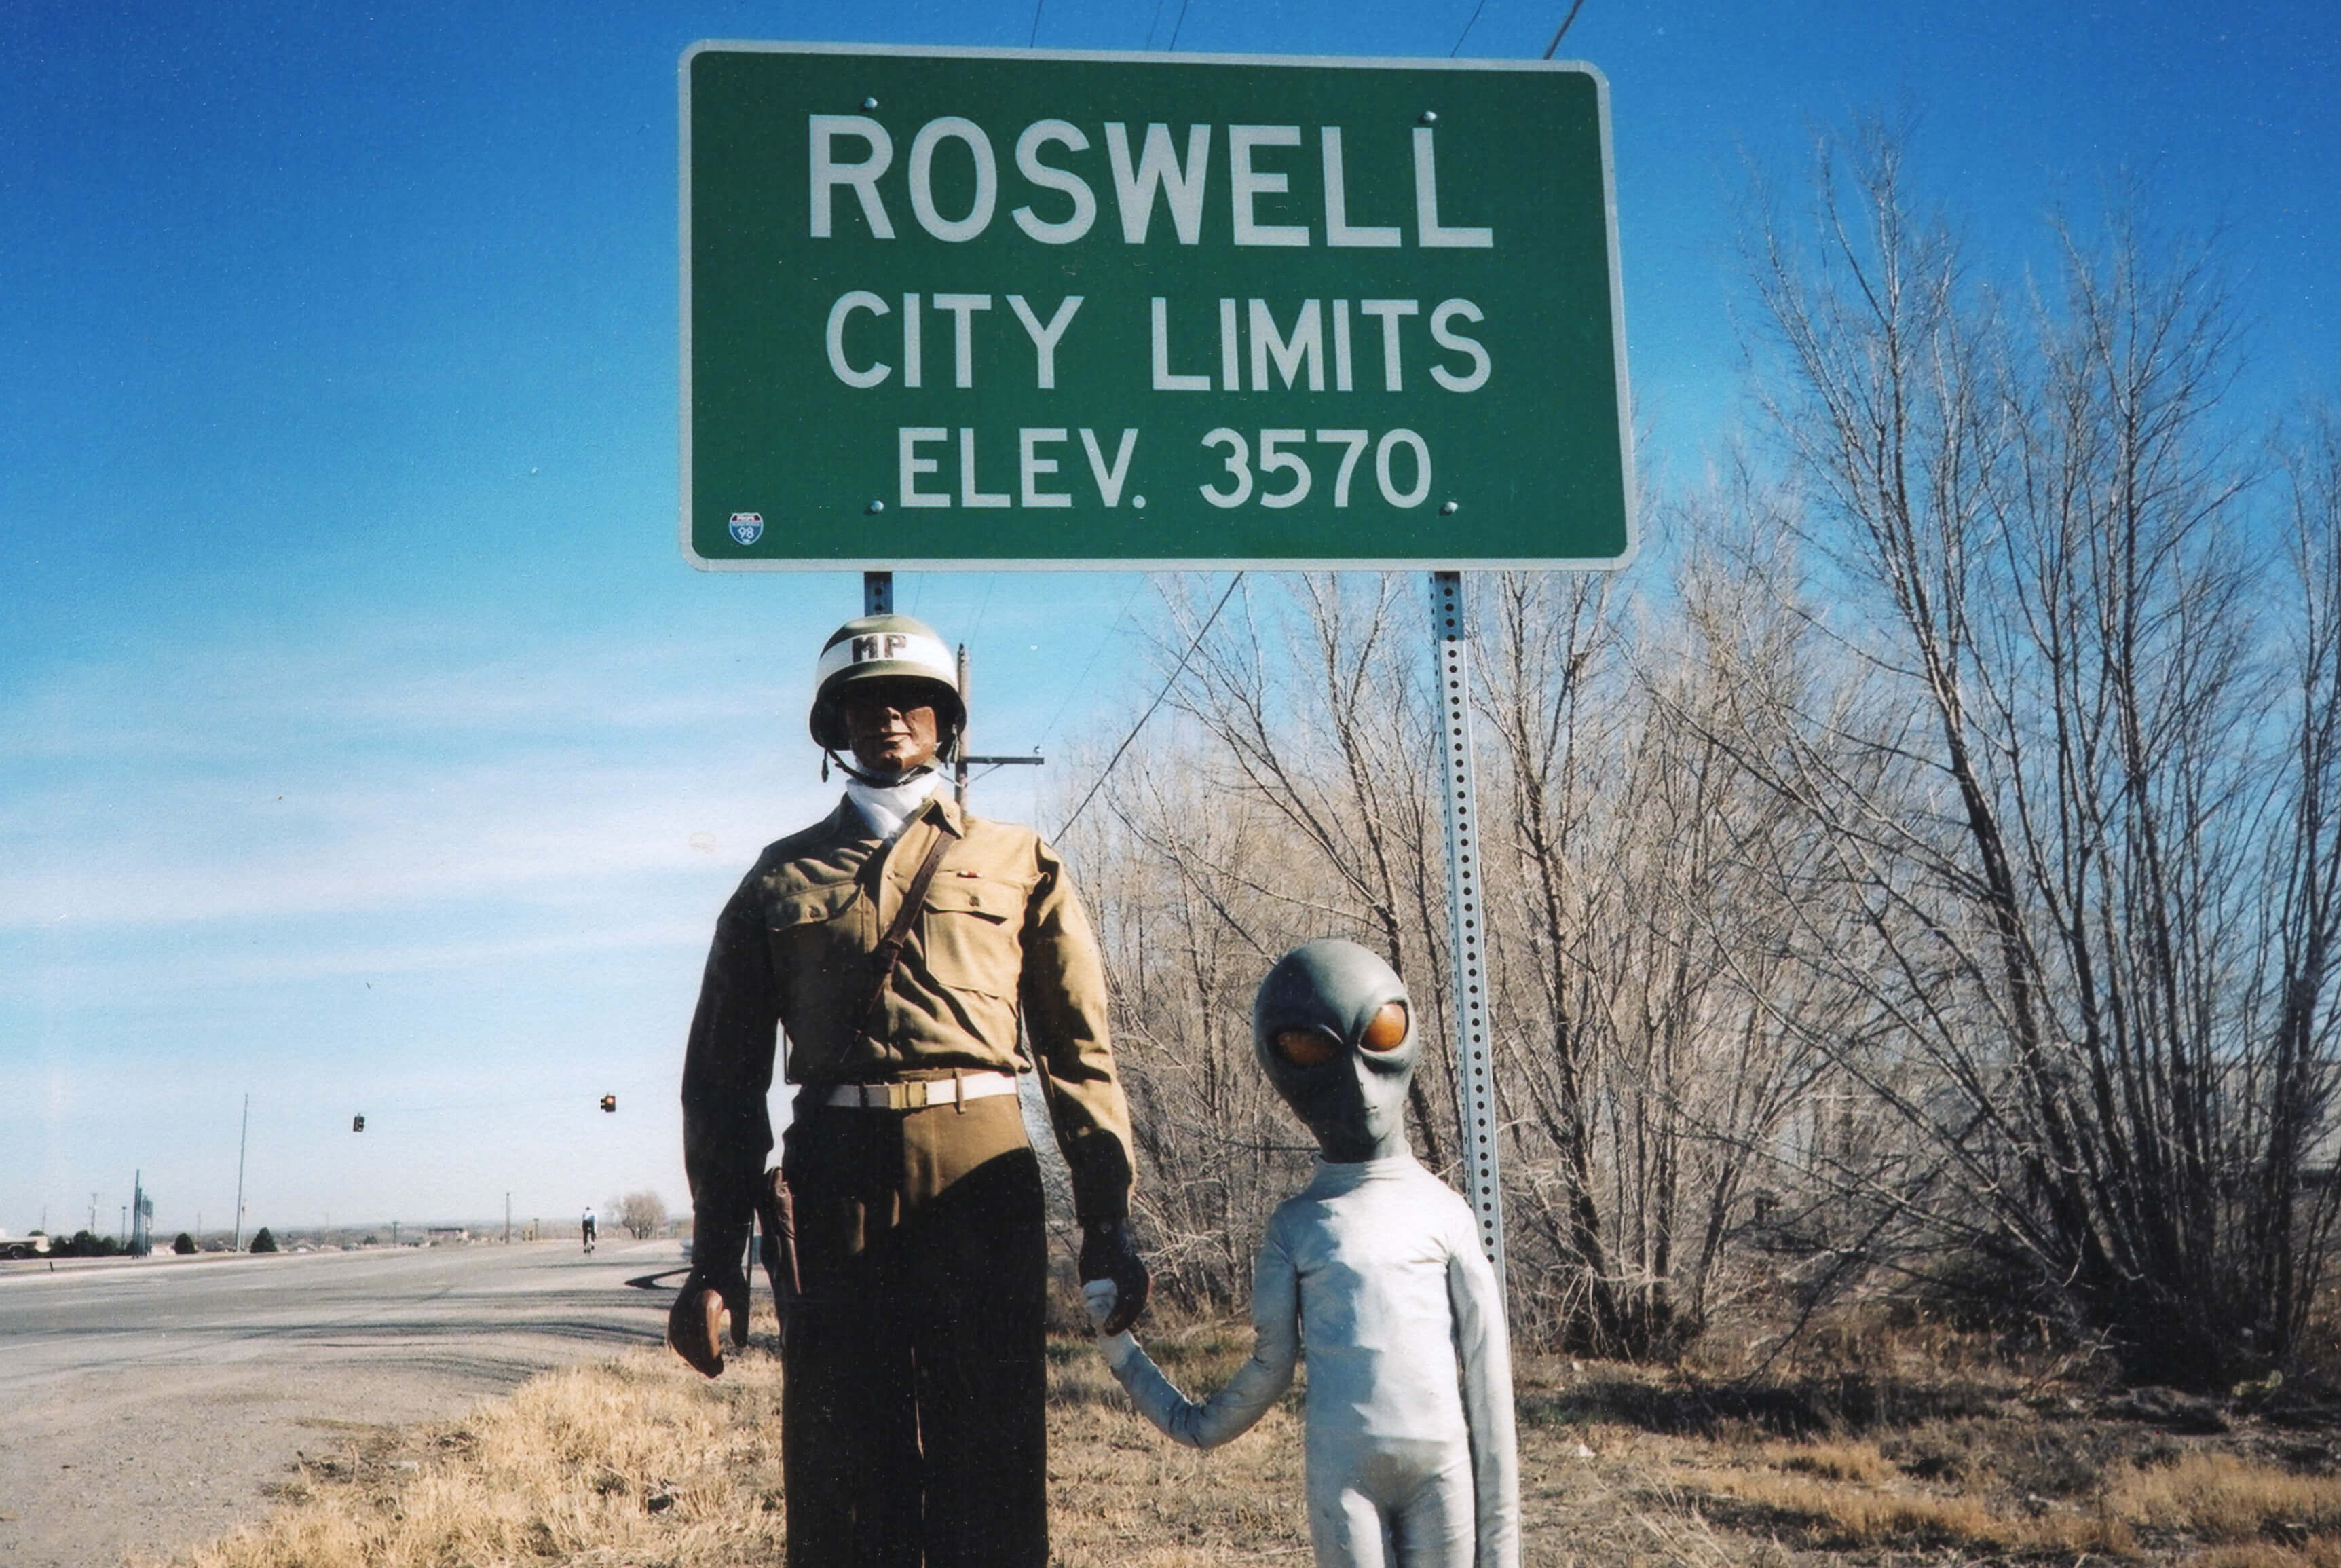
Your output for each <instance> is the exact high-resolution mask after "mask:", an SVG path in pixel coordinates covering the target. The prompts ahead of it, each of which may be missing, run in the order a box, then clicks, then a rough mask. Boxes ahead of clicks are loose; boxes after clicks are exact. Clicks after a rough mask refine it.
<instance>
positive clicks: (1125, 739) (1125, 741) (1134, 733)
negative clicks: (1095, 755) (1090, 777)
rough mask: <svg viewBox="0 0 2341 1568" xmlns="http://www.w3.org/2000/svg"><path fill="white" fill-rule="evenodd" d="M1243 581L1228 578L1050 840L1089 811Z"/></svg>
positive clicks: (1240, 577) (1059, 836) (1066, 831)
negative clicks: (1192, 635) (1182, 650)
mask: <svg viewBox="0 0 2341 1568" xmlns="http://www.w3.org/2000/svg"><path fill="white" fill-rule="evenodd" d="M1243 580H1244V574H1242V573H1241V572H1239V573H1237V574H1235V575H1234V576H1232V577H1230V578H1229V579H1228V591H1227V592H1226V593H1224V594H1220V602H1219V603H1218V604H1214V605H1212V606H1211V613H1210V614H1209V615H1207V616H1205V617H1204V619H1203V624H1202V625H1201V626H1200V628H1198V629H1197V631H1196V633H1195V640H1194V641H1193V642H1191V643H1190V644H1187V651H1186V652H1185V653H1183V654H1180V655H1179V667H1178V668H1177V669H1175V670H1173V671H1171V672H1170V679H1169V680H1167V681H1164V682H1163V683H1162V689H1161V691H1159V692H1157V693H1155V694H1154V701H1153V702H1151V703H1150V704H1147V708H1146V711H1145V712H1144V713H1142V714H1139V715H1138V722H1137V723H1136V724H1132V725H1131V726H1130V733H1129V734H1126V735H1124V736H1122V737H1121V744H1120V745H1118V746H1116V747H1114V748H1113V755H1112V756H1111V757H1109V758H1107V759H1106V764H1105V771H1104V772H1103V773H1101V774H1098V776H1097V782H1096V783H1095V784H1091V785H1090V793H1089V794H1085V795H1083V796H1081V804H1079V805H1077V806H1075V807H1074V808H1073V814H1072V815H1071V816H1069V817H1067V818H1066V819H1065V821H1064V824H1063V825H1062V826H1061V827H1060V828H1058V829H1057V831H1056V832H1055V833H1054V834H1051V837H1053V838H1056V839H1060V840H1061V839H1062V838H1063V837H1064V836H1065V835H1066V834H1069V833H1071V832H1072V831H1073V824H1075V823H1077V822H1079V821H1081V813H1083V812H1085V811H1087V810H1089V809H1090V802H1091V801H1093V800H1095V799H1097V793H1098V791H1100V790H1101V789H1103V788H1105V781H1106V780H1107V779H1108V778H1109V777H1111V775H1112V774H1113V769H1114V764H1117V763H1119V762H1121V754H1122V753H1124V752H1126V751H1128V750H1129V749H1130V743H1131V742H1132V741H1134V740H1136V739H1137V738H1138V732H1139V731H1141V730H1142V729H1144V728H1145V727H1146V721H1147V720H1149V719H1151V718H1152V717H1153V716H1154V710H1155V709H1156V708H1159V707H1161V705H1162V699H1163V698H1165V697H1167V696H1169V695H1170V688H1171V687H1172V686H1174V685H1176V684H1178V683H1179V677H1180V676H1181V675H1183V674H1186V673H1187V661H1188V660H1190V659H1191V658H1193V657H1194V656H1195V650H1196V649H1198V648H1200V647H1201V646H1202V645H1203V635H1204V634H1205V633H1207V632H1209V631H1210V629H1211V626H1212V624H1213V623H1214V622H1216V621H1218V620H1219V618H1220V611H1222V610H1224V609H1226V608H1227V607H1228V601H1229V600H1230V599H1232V598H1234V597H1235V594H1236V584H1239V583H1240V582H1242V581H1243Z"/></svg>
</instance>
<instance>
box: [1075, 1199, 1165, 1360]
mask: <svg viewBox="0 0 2341 1568" xmlns="http://www.w3.org/2000/svg"><path fill="white" fill-rule="evenodd" d="M1080 1273H1081V1283H1082V1284H1083V1285H1084V1286H1086V1285H1088V1284H1089V1283H1090V1282H1091V1281H1092V1280H1111V1281H1112V1282H1113V1283H1114V1285H1115V1287H1116V1297H1115V1306H1114V1309H1113V1311H1112V1313H1111V1315H1110V1316H1108V1317H1107V1318H1106V1319H1104V1321H1103V1322H1101V1323H1100V1324H1099V1328H1100V1329H1101V1332H1103V1333H1109V1334H1115V1333H1121V1332H1122V1331H1124V1330H1125V1329H1127V1328H1129V1327H1130V1325H1131V1324H1132V1323H1136V1322H1137V1321H1138V1314H1139V1313H1142V1312H1144V1311H1145V1310H1146V1297H1147V1294H1148V1293H1149V1292H1150V1291H1151V1290H1152V1289H1153V1284H1154V1281H1153V1276H1152V1275H1151V1274H1150V1273H1147V1270H1146V1260H1145V1259H1144V1258H1141V1257H1140V1256H1139V1255H1138V1248H1137V1246H1136V1245H1135V1244H1134V1243H1132V1242H1131V1239H1130V1222H1129V1221H1127V1220H1092V1221H1091V1222H1090V1223H1088V1224H1086V1225H1083V1226H1082V1227H1081V1265H1080Z"/></svg>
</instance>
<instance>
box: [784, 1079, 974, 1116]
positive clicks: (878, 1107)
mask: <svg viewBox="0 0 2341 1568" xmlns="http://www.w3.org/2000/svg"><path fill="white" fill-rule="evenodd" d="M1014 1093H1016V1074H1013V1073H961V1074H957V1075H955V1076H953V1077H950V1078H922V1079H916V1080H913V1081H912V1082H910V1083H907V1084H839V1085H838V1086H837V1087H836V1088H834V1089H832V1090H831V1091H830V1092H829V1098H828V1099H826V1100H823V1101H822V1104H824V1105H832V1106H835V1107H836V1108H838V1109H840V1110H846V1111H921V1110H924V1109H926V1108H927V1107H928V1106H930V1105H956V1104H961V1103H962V1102H964V1101H968V1100H988V1099H990V1098H991V1096H993V1095H994V1094H1014Z"/></svg>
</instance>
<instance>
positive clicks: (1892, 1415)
mask: <svg viewBox="0 0 2341 1568" xmlns="http://www.w3.org/2000/svg"><path fill="white" fill-rule="evenodd" d="M772 1326H773V1325H772V1322H771V1320H770V1319H769V1317H767V1318H765V1319H764V1320H763V1321H762V1322H761V1323H759V1324H758V1328H759V1331H760V1338H759V1341H758V1347H757V1348H755V1349H752V1350H751V1351H749V1352H747V1353H745V1354H743V1355H741V1356H739V1357H737V1358H736V1359H735V1361H734V1363H733V1365H732V1369H731V1370H730V1371H728V1372H727V1373H725V1375H724V1376H723V1377H722V1378H721V1379H719V1380H717V1381H715V1382H713V1383H709V1382H706V1381H703V1380H702V1379H701V1378H700V1377H699V1376H698V1375H697V1374H695V1373H692V1372H691V1371H689V1370H688V1369H687V1368H685V1367H683V1366H682V1363H680V1362H678V1361H676V1360H675V1359H674V1358H673V1357H672V1356H671V1355H669V1354H667V1353H665V1352H663V1351H661V1350H652V1349H648V1348H645V1349H643V1350H641V1351H638V1352H635V1353H631V1354H628V1355H626V1356H623V1357H621V1358H619V1359H617V1360H615V1361H613V1362H609V1363H601V1364H599V1365H593V1366H585V1367H579V1368H574V1369H572V1370H570V1371H566V1372H562V1373H552V1374H548V1375H546V1376H543V1377H541V1378H538V1379H536V1380H535V1381H533V1382H532V1383H529V1384H528V1385H526V1386H525V1387H524V1388H523V1389H522V1390H521V1392H520V1393H517V1394H516V1395H514V1396H513V1398H511V1399H509V1400H506V1401H503V1402H502V1403H497V1404H493V1405H490V1406H487V1407H483V1409H482V1410H480V1411H479V1412H477V1413H474V1414H473V1416H471V1417H469V1418H468V1419H466V1420H464V1421H462V1422H457V1423H447V1424H443V1425H439V1426H433V1427H425V1428H420V1429H416V1430H414V1431H411V1432H406V1433H386V1432H376V1431H367V1430H354V1431H353V1432H351V1433H344V1434H343V1435H344V1438H345V1441H344V1446H343V1447H342V1449H341V1450H340V1451H338V1452H337V1453H334V1454H331V1455H326V1456H324V1457H320V1458H316V1459H312V1460H309V1461H307V1462H305V1463H304V1465H303V1466H302V1467H301V1469H300V1471H299V1472H298V1473H296V1474H295V1475H294V1477H293V1478H292V1479H291V1480H290V1481H289V1482H288V1483H286V1484H285V1485H284V1487H283V1488H281V1489H280V1496H281V1504H280V1506H279V1507H278V1508H277V1509H276V1510H275V1512H274V1513H272V1514H270V1515H269V1516H268V1517H267V1518H266V1519H264V1520H263V1521H261V1522H259V1523H255V1524H254V1525H253V1526H251V1527H249V1528H247V1529H245V1530H244V1531H242V1532H239V1533H237V1534H235V1535H234V1536H232V1537H230V1538H228V1539H226V1540H224V1541H221V1542H217V1543H212V1544H210V1545H208V1546H205V1547H203V1548H201V1549H199V1550H197V1551H194V1552H192V1553H187V1554H185V1555H184V1556H183V1557H181V1558H179V1559H177V1560H176V1562H177V1563H179V1564H180V1565H181V1568H456V1565H463V1568H469V1565H472V1564H480V1565H488V1564H548V1563H560V1564H568V1565H573V1568H620V1565H622V1564H623V1565H627V1568H649V1565H657V1568H732V1565H734V1564H747V1563H760V1564H763V1563H773V1562H777V1561H778V1560H779V1559H780V1556H781V1553H782V1543H783V1529H784V1508H783V1503H782V1492H781V1463H780V1419H779V1413H780V1382H781V1379H780V1368H779V1363H778V1359H777V1357H775V1356H774V1355H772V1353H770V1352H769V1350H767V1349H765V1348H763V1347H764V1346H765V1345H766V1344H768V1343H769V1340H768V1339H767V1338H765V1337H762V1336H767V1335H769V1334H770V1333H771V1332H772ZM1148 1343H1149V1347H1150V1349H1151V1350H1152V1351H1153V1353H1155V1355H1156V1357H1157V1358H1158V1359H1159V1360H1160V1361H1161V1363H1163V1365H1164V1366H1165V1368H1166V1369H1167V1370H1169V1371H1170V1373H1171V1375H1172V1376H1173V1377H1175V1378H1177V1379H1178V1380H1179V1381H1180V1382H1181V1383H1183V1384H1184V1385H1185V1386H1187V1387H1189V1388H1190V1389H1209V1388H1213V1387H1217V1386H1218V1385H1219V1384H1220V1383H1221V1382H1222V1381H1224V1379H1225V1378H1226V1377H1228V1376H1229V1375H1230V1373H1232V1372H1233V1371H1234V1369H1235V1367H1236V1366H1237V1365H1238V1364H1239V1363H1240V1362H1241V1360H1242V1359H1243V1357H1244V1356H1245V1355H1246V1354H1248V1353H1249V1352H1250V1334H1249V1332H1248V1331H1247V1330H1246V1329H1245V1328H1244V1327H1243V1326H1241V1325H1231V1324H1221V1323H1202V1324H1198V1325H1193V1326H1190V1327H1187V1328H1184V1329H1179V1328H1170V1329H1160V1330H1158V1331H1157V1332H1156V1333H1153V1334H1152V1335H1151V1336H1150V1338H1149V1342H1148ZM1050 1356H1051V1391H1050V1432H1051V1474H1050V1483H1049V1484H1050V1496H1051V1509H1052V1515H1051V1518H1052V1531H1053V1537H1054V1543H1055V1552H1054V1554H1053V1558H1054V1563H1055V1564H1058V1565H1061V1568H1201V1565H1203V1564H1218V1563H1249V1562H1277V1563H1293V1564H1296V1565H1299V1564H1306V1563H1309V1562H1310V1547H1309V1540H1308V1532H1307V1521H1306V1516H1305V1513H1304V1509H1303V1505H1302V1500H1301V1499H1302V1473H1301V1443H1300V1403H1299V1397H1300V1396H1299V1393H1298V1392H1297V1391H1296V1393H1295V1394H1293V1395H1291V1396H1289V1397H1288V1398H1287V1400H1286V1401H1285V1402H1284V1403H1283V1405H1282V1406H1280V1408H1278V1409H1276V1410H1272V1411H1270V1413H1269V1414H1268V1416H1267V1417H1266V1419H1264V1420H1263V1421H1262V1422H1261V1423H1260V1427H1259V1429H1258V1430H1256V1431H1254V1432H1253V1433H1250V1434H1248V1435H1247V1436H1245V1437H1243V1438H1240V1439H1239V1440H1238V1441H1237V1442H1235V1443H1232V1444H1230V1445H1229V1446H1228V1447H1227V1448H1224V1449H1220V1450H1219V1451H1217V1452H1215V1453H1210V1454H1200V1453H1194V1452H1192V1451H1190V1450H1188V1449H1184V1448H1180V1447H1178V1446H1176V1445H1174V1444H1172V1443H1169V1442H1167V1441H1165V1440H1163V1439H1162V1438H1161V1437H1160V1436H1159V1435H1157V1434H1156V1433H1154V1432H1153V1430H1152V1429H1151V1428H1150V1427H1148V1426H1146V1425H1145V1424H1144V1423H1142V1422H1141V1421H1140V1420H1139V1419H1138V1417H1137V1416H1135V1415H1134V1414H1133V1413H1131V1411H1130V1409H1129V1407H1128V1403H1127V1401H1126V1400H1125V1398H1124V1396H1123V1395H1122V1393H1121V1390H1120V1389H1119V1388H1118V1387H1117V1386H1116V1385H1115V1384H1114V1383H1113V1382H1112V1380H1111V1376H1110V1375H1109V1374H1108V1373H1106V1371H1105V1369H1104V1366H1103V1364H1102V1363H1101V1362H1100V1360H1099V1358H1098V1356H1097V1354H1096V1353H1095V1351H1094V1350H1093V1349H1092V1348H1091V1347H1090V1346H1089V1345H1088V1344H1086V1343H1081V1342H1078V1341H1075V1340H1071V1339H1063V1340H1055V1341H1052V1342H1051V1350H1050ZM1861 1377H1867V1378H1868V1379H1869V1381H1868V1382H1866V1383H1865V1382H1863V1381H1861ZM1861 1377H1856V1376H1855V1375H1854V1373H1853V1372H1851V1371H1848V1369H1845V1368H1839V1369H1838V1370H1837V1371H1836V1372H1832V1373H1828V1374H1827V1375H1825V1376H1824V1375H1820V1374H1819V1373H1816V1372H1815V1371H1814V1370H1813V1369H1811V1368H1807V1369H1802V1370H1799V1371H1798V1372H1796V1373H1795V1374H1794V1376H1793V1377H1792V1378H1791V1379H1790V1380H1788V1381H1787V1382H1784V1383H1778V1384H1776V1385H1760V1386H1759V1385H1748V1384H1742V1385H1728V1384H1722V1383H1714V1382H1712V1381H1706V1382H1702V1381H1701V1380H1700V1379H1699V1378H1698V1376H1697V1375H1696V1374H1693V1373H1685V1372H1682V1371H1680V1370H1678V1371H1673V1372H1653V1371H1646V1370H1638V1369H1632V1368H1625V1367H1618V1366H1611V1365H1597V1366H1591V1367H1587V1366H1579V1365H1578V1364H1576V1363H1570V1362H1568V1361H1566V1360H1561V1359H1558V1358H1550V1357H1539V1356H1534V1355H1525V1356H1523V1357H1522V1358H1521V1359H1520V1361H1519V1365H1518V1369H1517V1380H1518V1388H1519V1401H1520V1407H1521V1412H1522V1423H1521V1434H1520V1459H1521V1464H1520V1469H1521V1512H1522V1523H1523V1526H1524V1530H1523V1533H1524V1537H1525V1543H1526V1552H1525V1559H1524V1560H1525V1563H1526V1565H1527V1568H1564V1565H1567V1568H1579V1565H1590V1564H1649V1565H1650V1568H1659V1565H1662V1564H1664V1565H1670V1564H1697V1565H1699V1568H1821V1565H1838V1564H1855V1563H1858V1564H1862V1565H1864V1568H1869V1565H1883V1564H1895V1565H1900V1564H1906V1563H1922V1562H1923V1563H1939V1562H1947V1561H1948V1562H1971V1561H1975V1560H1977V1559H1979V1558H1981V1559H1990V1560H1994V1561H2018V1560H2021V1561H2031V1562H2037V1563H2079V1562H2083V1561H2087V1560H2090V1559H2123V1560H2129V1561H2151V1562H2164V1563H2174V1564H2185V1565H2186V1568H2341V1478H2336V1476H2334V1475H2333V1474H2330V1473H2300V1472H2296V1471H2295V1470H2291V1469H2287V1468H2285V1467H2284V1466H2282V1465H2278V1464H2275V1463H2266V1461H2264V1460H2262V1459H2258V1458H2255V1457H2252V1456H2250V1455H2249V1454H2247V1453H2242V1452H2234V1451H2228V1450H2222V1449H2219V1448H2216V1447H2214V1446H2210V1445H2209V1444H2208V1443H2207V1442H2205V1443H2175V1442H2174V1441H2173V1440H2171V1439H2170V1438H2168V1437H2167V1436H2166V1435H2162V1434H2157V1433H2147V1432H2144V1431H2141V1430H2140V1429H2138V1428H2137V1426H2136V1424H2135V1423H2131V1424H2129V1425H2123V1424H2122V1423H2108V1422H2097V1421H2090V1420H2086V1419H2082V1418H2080V1417H2078V1416H2075V1415H2073V1414H2071V1413H2070V1412H2069V1410H2067V1406H2069V1405H2070V1404H2071V1403H2072V1402H2071V1401H2070V1400H2069V1399H2067V1398H2064V1397H2062V1396H2058V1397H2055V1398H2047V1397H2044V1398H2041V1399H2038V1400H2035V1401H2034V1402H2033V1405H2027V1403H2024V1402H2023V1401H2021V1400H2018V1399H2017V1398H2015V1397H2013V1395H2014V1394H2015V1393H2017V1392H2020V1391H2021V1389H2022V1387H2023V1384H2022V1383H2020V1382H2011V1383H2007V1384H2005V1385H2000V1384H1993V1383H1990V1382H1989V1381H1988V1379H1986V1380H1985V1381H1983V1382H1980V1383H1978V1382H1976V1381H1974V1380H1973V1379H1971V1378H1967V1374H1966V1373H1961V1374H1959V1375H1957V1376H1953V1377H1950V1378H1948V1379H1945V1378H1943V1377H1940V1376H1938V1379H1937V1380H1936V1382H1935V1383H1934V1384H1933V1385H1932V1386H1931V1391H1929V1390H1928V1389H1924V1388H1921V1387H1920V1386H1919V1384H1918V1383H1916V1382H1914V1383H1911V1384H1910V1385H1909V1386H1908V1387H1905V1386H1903V1385H1902V1384H1900V1383H1894V1382H1892V1381H1891V1380H1888V1379H1885V1378H1884V1375H1883V1374H1882V1373H1876V1372H1875V1371H1874V1370H1873V1371H1872V1372H1868V1373H1862V1374H1861ZM2034 1405H2037V1406H2040V1407H2042V1409H2048V1408H2049V1407H2052V1406H2053V1407H2055V1409H2056V1410H2063V1411H2065V1412H2066V1413H2061V1414H2060V1413H2055V1411H2051V1413H2046V1414H2044V1413H2042V1410H2041V1409H2035V1408H2034V1407H2033V1406H2034ZM2239 1441H2240V1440H2239ZM2231 1446H2232V1445H2231ZM2328 1468H2329V1467H2328Z"/></svg>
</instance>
